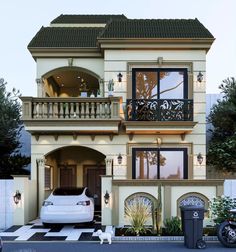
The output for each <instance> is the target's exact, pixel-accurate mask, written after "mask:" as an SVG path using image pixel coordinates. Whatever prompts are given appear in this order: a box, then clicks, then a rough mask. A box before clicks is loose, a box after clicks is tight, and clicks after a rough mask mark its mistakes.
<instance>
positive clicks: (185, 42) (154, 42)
mask: <svg viewBox="0 0 236 252" xmlns="http://www.w3.org/2000/svg"><path fill="white" fill-rule="evenodd" d="M214 40H215V38H98V45H99V47H100V48H102V49H105V48H125V47H126V48H127V47H128V48H131V47H132V45H134V47H135V48H138V47H140V48H143V49H145V48H148V49H150V48H153V49H159V48H160V49H161V48H163V49H176V48H179V49H189V48H191V49H198V50H201V49H203V50H205V51H206V52H208V51H209V49H210V48H211V45H212V43H213V42H214Z"/></svg>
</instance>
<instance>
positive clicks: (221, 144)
mask: <svg viewBox="0 0 236 252" xmlns="http://www.w3.org/2000/svg"><path fill="white" fill-rule="evenodd" d="M219 88H220V90H221V93H223V100H222V101H218V103H217V104H215V105H214V106H213V107H212V109H211V112H210V115H209V117H208V122H210V123H212V125H213V127H214V129H213V130H212V138H211V140H210V143H209V150H208V153H207V163H208V164H210V165H213V166H214V167H215V168H216V169H218V170H222V171H226V172H235V171H236V79H235V78H233V77H231V78H227V79H226V80H223V82H222V84H221V85H220V86H219Z"/></svg>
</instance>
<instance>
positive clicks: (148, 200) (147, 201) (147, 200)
mask: <svg viewBox="0 0 236 252" xmlns="http://www.w3.org/2000/svg"><path fill="white" fill-rule="evenodd" d="M138 201H140V202H141V205H142V204H144V205H149V206H150V208H148V209H149V210H150V213H149V214H150V215H151V218H149V219H148V220H147V223H146V224H147V225H152V227H153V229H155V228H156V218H155V210H156V208H157V199H156V198H155V197H154V196H152V195H151V194H149V193H146V192H137V193H133V194H131V195H130V196H128V197H127V198H126V199H125V201H124V207H125V209H126V208H127V206H129V205H133V204H135V203H136V202H138ZM124 212H126V211H124ZM125 217H126V216H125Z"/></svg>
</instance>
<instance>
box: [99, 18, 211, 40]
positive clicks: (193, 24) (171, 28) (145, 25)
mask: <svg viewBox="0 0 236 252" xmlns="http://www.w3.org/2000/svg"><path fill="white" fill-rule="evenodd" d="M100 38H112V39H114V38H119V39H121V38H214V37H213V35H212V34H211V33H210V32H209V31H208V30H207V29H206V28H205V27H204V26H203V24H201V23H200V22H199V20H198V19H127V20H113V21H112V22H110V23H109V24H108V25H107V26H106V28H105V29H104V31H103V32H102V34H101V35H100Z"/></svg>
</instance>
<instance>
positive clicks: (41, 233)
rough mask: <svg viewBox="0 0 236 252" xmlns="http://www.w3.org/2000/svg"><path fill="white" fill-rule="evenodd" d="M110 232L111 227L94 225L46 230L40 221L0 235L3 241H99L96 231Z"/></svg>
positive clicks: (8, 230) (15, 227) (17, 227)
mask: <svg viewBox="0 0 236 252" xmlns="http://www.w3.org/2000/svg"><path fill="white" fill-rule="evenodd" d="M98 229H102V230H103V231H106V232H109V231H111V230H112V227H111V226H101V224H99V223H94V224H82V223H81V224H76V225H56V226H53V227H51V228H46V227H44V226H43V225H42V223H41V221H40V220H36V221H34V222H32V223H29V224H27V225H24V226H12V227H11V228H9V229H7V230H5V231H4V232H1V233H0V236H1V237H2V240H3V241H65V240H66V241H98V240H99V239H98V236H97V234H96V231H97V230H98Z"/></svg>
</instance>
